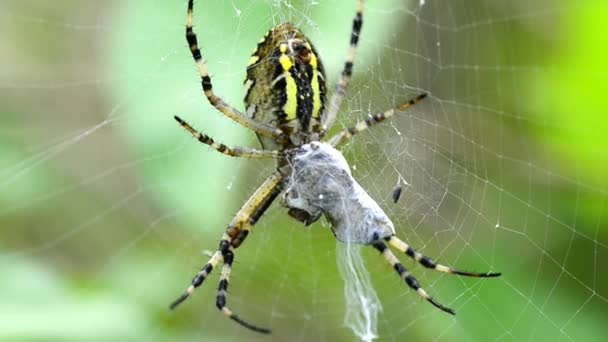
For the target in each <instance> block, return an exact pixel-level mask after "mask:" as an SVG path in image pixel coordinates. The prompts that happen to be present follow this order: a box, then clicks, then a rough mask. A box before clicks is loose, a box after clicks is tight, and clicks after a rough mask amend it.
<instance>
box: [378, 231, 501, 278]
mask: <svg viewBox="0 0 608 342" xmlns="http://www.w3.org/2000/svg"><path fill="white" fill-rule="evenodd" d="M385 240H386V242H388V244H389V245H390V246H392V247H394V248H395V249H397V250H398V251H400V252H402V253H405V254H406V255H407V256H409V257H410V258H412V259H414V260H416V261H417V262H418V263H419V264H420V265H422V266H424V267H426V268H430V269H434V270H435V271H439V272H443V273H449V274H456V275H461V276H467V277H476V278H492V277H498V276H500V273H498V272H485V273H475V272H466V271H459V270H456V269H454V268H452V267H449V266H445V265H441V264H438V263H436V262H435V261H433V259H431V258H429V257H427V256H424V255H422V254H421V253H419V252H417V251H416V250H414V249H413V248H412V247H411V246H410V245H408V244H407V243H406V242H405V241H403V240H401V239H399V238H398V237H396V236H390V237H387V238H385Z"/></svg>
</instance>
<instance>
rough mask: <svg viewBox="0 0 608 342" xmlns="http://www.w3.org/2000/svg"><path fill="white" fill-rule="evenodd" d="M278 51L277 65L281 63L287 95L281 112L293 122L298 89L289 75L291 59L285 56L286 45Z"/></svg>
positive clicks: (282, 45)
mask: <svg viewBox="0 0 608 342" xmlns="http://www.w3.org/2000/svg"><path fill="white" fill-rule="evenodd" d="M279 49H280V51H281V57H279V63H281V67H283V75H285V83H286V89H285V94H286V95H287V100H286V101H285V104H284V105H283V111H284V112H285V114H286V115H287V120H293V119H295V118H296V110H297V106H298V100H297V99H296V96H297V93H298V87H297V86H296V80H294V79H293V77H292V76H291V73H290V72H289V69H291V68H292V67H293V62H292V61H291V58H289V57H288V56H287V55H286V54H285V52H286V51H287V44H281V46H280V47H279Z"/></svg>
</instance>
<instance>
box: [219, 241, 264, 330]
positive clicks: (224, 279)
mask: <svg viewBox="0 0 608 342" xmlns="http://www.w3.org/2000/svg"><path fill="white" fill-rule="evenodd" d="M222 254H223V256H224V266H223V267H222V275H221V276H220V284H219V286H218V288H217V297H216V301H215V306H217V308H218V309H219V310H220V311H221V312H222V313H223V314H224V315H225V316H226V317H228V318H230V319H231V320H233V321H235V322H237V323H238V324H240V325H242V326H244V327H245V328H247V329H250V330H253V331H257V332H259V333H264V334H269V333H270V329H267V328H260V327H258V326H255V325H253V324H251V323H248V322H247V321H244V320H243V319H241V318H240V317H239V316H237V315H236V314H234V313H233V312H232V310H230V309H229V308H228V307H227V306H226V295H227V294H228V281H229V279H230V272H231V270H232V262H233V260H234V252H233V247H232V246H228V245H226V246H225V248H224V249H223V250H222Z"/></svg>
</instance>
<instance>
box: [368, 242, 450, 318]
mask: <svg viewBox="0 0 608 342" xmlns="http://www.w3.org/2000/svg"><path fill="white" fill-rule="evenodd" d="M372 246H373V247H374V248H375V249H377V250H378V251H379V252H380V253H382V256H383V257H384V259H386V261H388V263H389V264H391V266H392V267H393V269H394V270H395V272H397V274H398V275H399V277H400V278H401V279H403V280H404V281H405V283H406V284H407V286H409V287H410V288H411V289H412V290H414V291H416V293H417V294H418V295H419V296H420V297H422V298H423V299H425V300H427V301H428V302H429V303H431V304H433V305H434V306H435V307H437V308H439V309H441V310H443V311H445V312H447V313H449V314H452V315H455V314H456V313H455V312H454V310H452V309H450V308H448V307H446V306H444V305H442V304H441V303H439V302H438V301H436V300H435V299H433V297H431V296H430V295H429V294H428V293H427V292H426V291H425V290H424V289H423V288H422V287H420V284H418V281H417V280H416V278H414V277H413V276H412V275H411V274H410V273H409V272H408V271H407V270H406V269H405V267H403V265H402V264H401V263H400V262H399V260H398V259H397V257H396V256H395V254H393V252H391V251H390V249H388V247H387V246H386V245H385V244H384V242H382V241H376V242H374V243H372Z"/></svg>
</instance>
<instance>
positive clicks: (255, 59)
mask: <svg viewBox="0 0 608 342" xmlns="http://www.w3.org/2000/svg"><path fill="white" fill-rule="evenodd" d="M253 53H254V55H253V56H251V58H249V63H247V66H251V65H253V64H255V63H257V61H259V60H260V57H259V56H257V55H255V54H256V53H257V49H256V51H254V52H253Z"/></svg>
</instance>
